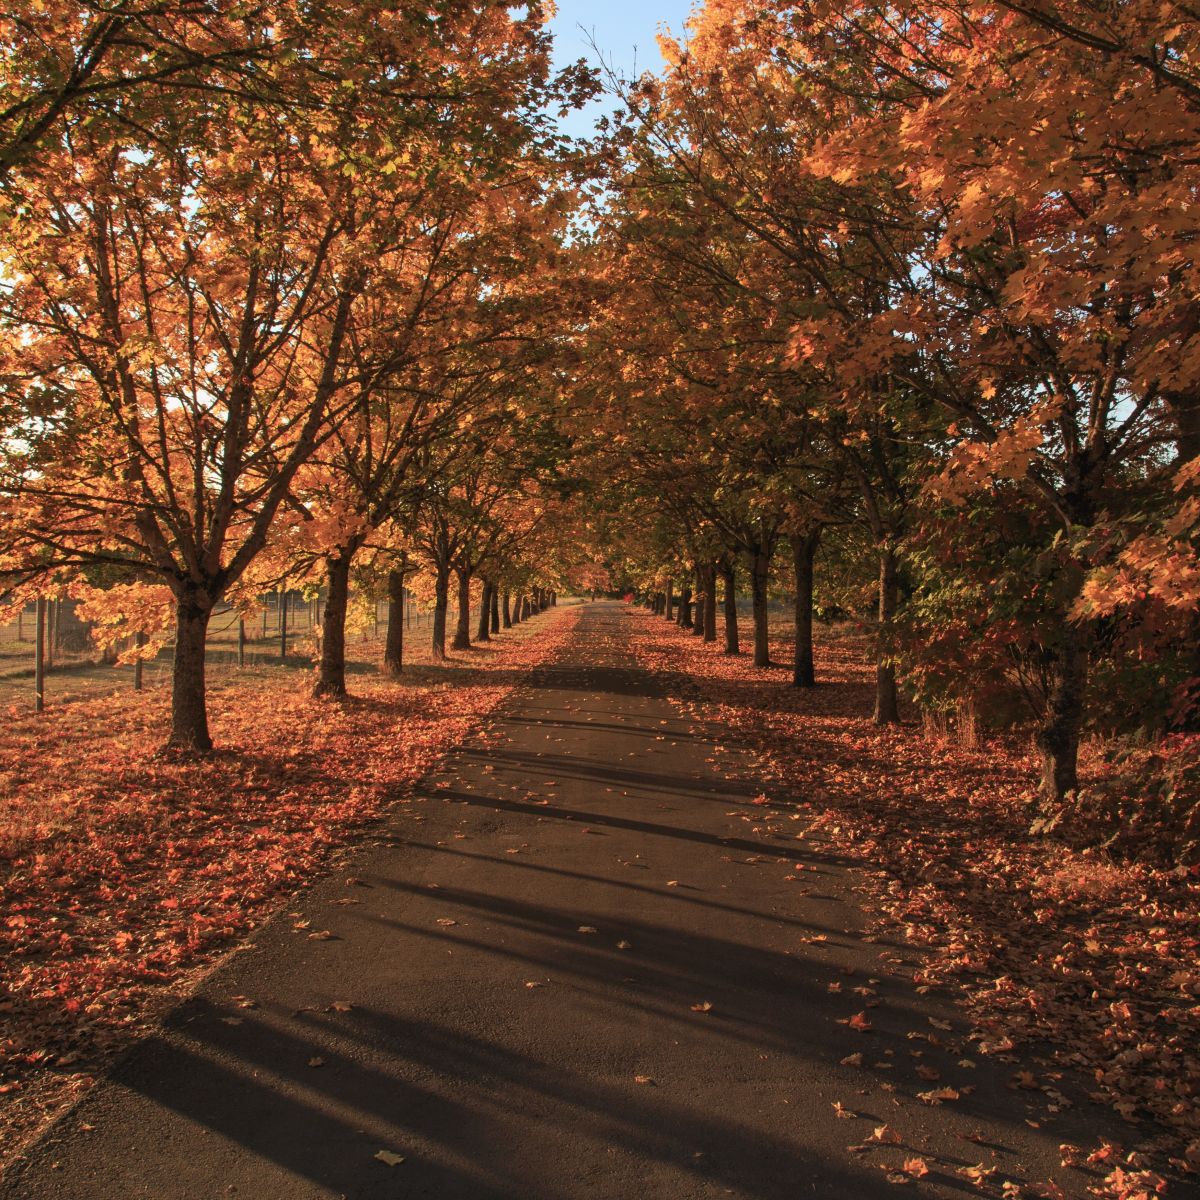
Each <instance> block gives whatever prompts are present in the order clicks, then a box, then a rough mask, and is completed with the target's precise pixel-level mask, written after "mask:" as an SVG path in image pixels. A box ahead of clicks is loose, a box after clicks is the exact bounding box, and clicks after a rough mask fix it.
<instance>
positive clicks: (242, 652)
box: [238, 617, 246, 667]
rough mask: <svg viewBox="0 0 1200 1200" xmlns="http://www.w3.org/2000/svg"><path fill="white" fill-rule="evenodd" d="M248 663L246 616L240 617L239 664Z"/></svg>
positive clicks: (240, 665) (241, 665) (242, 665)
mask: <svg viewBox="0 0 1200 1200" xmlns="http://www.w3.org/2000/svg"><path fill="white" fill-rule="evenodd" d="M245 665H246V618H245V617H239V618H238V666H239V667H244V666H245Z"/></svg>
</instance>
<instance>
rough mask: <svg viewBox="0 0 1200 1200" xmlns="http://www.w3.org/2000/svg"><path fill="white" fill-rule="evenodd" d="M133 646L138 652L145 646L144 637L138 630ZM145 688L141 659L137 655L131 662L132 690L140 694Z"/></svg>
mask: <svg viewBox="0 0 1200 1200" xmlns="http://www.w3.org/2000/svg"><path fill="white" fill-rule="evenodd" d="M133 644H134V645H135V646H136V647H137V648H138V649H139V650H140V649H141V648H142V647H143V646H144V645H145V644H146V635H145V634H144V633H143V632H142V631H141V630H140V629H139V630H138V631H137V633H136V634H135V635H134V639H133ZM144 686H145V681H144V679H143V671H142V658H141V655H138V657H137V658H135V659H134V660H133V690H134V691H135V692H140V691H141V690H142V688H143V687H144Z"/></svg>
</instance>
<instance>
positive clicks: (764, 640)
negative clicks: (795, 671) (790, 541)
mask: <svg viewBox="0 0 1200 1200" xmlns="http://www.w3.org/2000/svg"><path fill="white" fill-rule="evenodd" d="M770 575H771V556H770V555H769V554H768V553H767V552H766V551H765V550H762V549H758V550H756V551H755V552H754V562H753V567H752V570H751V578H750V598H751V601H752V603H753V608H754V665H755V666H756V667H769V666H770V665H771V631H770V628H769V626H768V620H769V617H770V613H769V611H768V609H767V584H768V581H769V579H770Z"/></svg>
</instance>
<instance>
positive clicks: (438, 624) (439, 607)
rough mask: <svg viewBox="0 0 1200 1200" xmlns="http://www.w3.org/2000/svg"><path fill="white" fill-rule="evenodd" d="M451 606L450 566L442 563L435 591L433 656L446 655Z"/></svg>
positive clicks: (440, 656)
mask: <svg viewBox="0 0 1200 1200" xmlns="http://www.w3.org/2000/svg"><path fill="white" fill-rule="evenodd" d="M449 607H450V568H449V567H444V566H442V565H441V564H440V563H439V564H438V567H437V578H436V580H435V581H434V591H433V657H434V658H436V659H444V658H445V657H446V611H447V610H448V609H449Z"/></svg>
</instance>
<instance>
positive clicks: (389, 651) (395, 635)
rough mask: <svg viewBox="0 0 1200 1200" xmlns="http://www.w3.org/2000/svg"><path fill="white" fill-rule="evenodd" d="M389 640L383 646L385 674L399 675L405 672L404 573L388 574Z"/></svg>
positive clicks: (393, 571) (394, 572) (396, 571)
mask: <svg viewBox="0 0 1200 1200" xmlns="http://www.w3.org/2000/svg"><path fill="white" fill-rule="evenodd" d="M387 584H388V620H387V638H386V640H385V641H384V644H383V673H384V674H385V675H399V674H401V672H403V670H404V572H403V571H402V570H392V571H389V572H388V580H387Z"/></svg>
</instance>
